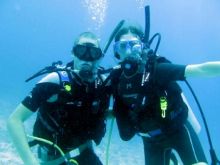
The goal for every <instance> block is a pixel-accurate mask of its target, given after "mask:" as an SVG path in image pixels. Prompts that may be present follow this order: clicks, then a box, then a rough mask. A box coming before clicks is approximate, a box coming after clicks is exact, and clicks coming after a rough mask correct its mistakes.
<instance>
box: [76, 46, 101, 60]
mask: <svg viewBox="0 0 220 165" xmlns="http://www.w3.org/2000/svg"><path fill="white" fill-rule="evenodd" d="M72 51H73V53H74V55H75V56H76V57H78V58H79V59H80V60H83V61H95V60H98V59H100V58H101V57H102V56H103V53H102V50H101V49H100V48H97V47H94V46H88V45H79V44H78V45H75V46H74V47H73V50H72Z"/></svg>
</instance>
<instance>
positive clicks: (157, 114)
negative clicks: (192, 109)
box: [111, 59, 206, 165]
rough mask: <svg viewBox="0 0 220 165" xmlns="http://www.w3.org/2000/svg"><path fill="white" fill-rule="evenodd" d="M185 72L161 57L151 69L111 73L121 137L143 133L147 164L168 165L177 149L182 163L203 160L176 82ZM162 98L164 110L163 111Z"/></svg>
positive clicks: (204, 159) (203, 156)
mask: <svg viewBox="0 0 220 165" xmlns="http://www.w3.org/2000/svg"><path fill="white" fill-rule="evenodd" d="M164 61H166V60H164ZM184 72H185V66H182V65H174V64H171V63H164V62H163V59H162V61H161V62H159V61H158V62H157V64H156V65H154V70H153V72H145V73H136V74H135V75H132V76H130V77H128V76H126V75H125V74H124V73H123V71H122V69H116V70H114V71H113V72H112V73H111V76H112V84H113V85H112V86H113V93H114V106H113V110H114V114H115V116H116V121H117V125H118V129H119V133H120V137H121V138H122V139H123V140H125V141H127V140H130V139H131V138H132V137H133V136H134V135H135V134H140V135H141V136H142V139H143V143H144V152H145V164H146V165H162V164H167V165H168V164H169V156H170V154H171V149H175V150H176V151H177V152H178V154H179V155H180V158H181V159H182V161H183V163H184V165H191V164H193V163H196V162H206V158H205V155H204V152H203V149H202V147H201V144H200V142H199V139H198V137H197V135H196V133H195V131H194V130H193V129H192V126H191V125H190V124H189V123H188V122H187V116H188V109H187V106H186V105H185V103H184V101H183V99H182V97H181V92H182V91H181V88H180V87H179V85H178V84H177V83H176V81H177V80H184ZM161 99H163V100H161ZM164 100H165V102H166V103H165V106H166V111H165V113H164V112H163V113H162V110H161V109H162V108H161V106H163V105H164V104H163V103H161V102H162V101H164Z"/></svg>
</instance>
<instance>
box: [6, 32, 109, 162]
mask: <svg viewBox="0 0 220 165" xmlns="http://www.w3.org/2000/svg"><path fill="white" fill-rule="evenodd" d="M72 53H73V61H74V63H73V66H72V67H70V68H69V69H66V70H63V71H57V72H52V73H49V74H48V75H47V76H45V77H44V78H43V79H41V80H40V81H39V82H38V83H37V84H36V85H35V87H34V88H33V89H32V91H31V93H30V94H29V95H28V96H27V97H26V98H24V100H23V101H22V102H21V103H20V105H18V107H17V108H16V109H15V111H14V112H13V113H12V114H11V115H10V117H9V119H8V123H7V126H8V130H9V133H10V135H11V137H12V140H13V142H14V145H15V147H16V149H17V151H18V152H19V154H20V157H21V158H22V160H23V162H24V164H26V165H39V164H45V165H61V164H62V165H64V164H71V163H70V162H73V163H72V164H80V165H101V164H102V163H101V161H100V160H99V158H98V156H97V155H96V154H95V152H94V149H93V144H92V141H94V142H95V143H96V145H98V144H99V143H100V142H101V139H102V137H103V136H104V134H105V130H106V123H105V112H106V109H107V108H108V106H109V94H107V93H103V91H105V90H103V86H102V84H103V81H104V76H102V75H100V74H98V66H99V64H100V61H101V59H102V58H103V53H102V50H101V48H100V45H99V41H98V38H97V37H96V36H95V35H94V34H93V33H91V32H84V33H82V34H80V35H79V37H78V38H77V39H76V40H75V42H74V46H73V49H72ZM73 68H74V69H73ZM35 112H37V118H36V121H35V124H34V128H33V136H34V137H36V138H35V139H41V141H37V142H36V143H37V144H38V145H39V147H38V157H39V160H38V159H37V158H36V157H35V155H34V154H33V153H32V151H31V149H30V146H29V144H28V141H27V137H26V132H25V129H24V126H23V123H24V122H25V121H26V120H27V119H28V118H30V116H32V115H33V114H34V113H35ZM42 139H43V140H42ZM47 140H48V141H50V142H52V143H51V145H49V144H47V143H44V142H45V141H47ZM54 146H59V148H60V149H61V150H62V151H63V153H64V156H65V157H64V156H62V155H61V154H60V152H58V151H57V149H56V148H55V147H54ZM65 158H66V159H69V160H72V161H68V160H66V159H65ZM72 158H73V159H72Z"/></svg>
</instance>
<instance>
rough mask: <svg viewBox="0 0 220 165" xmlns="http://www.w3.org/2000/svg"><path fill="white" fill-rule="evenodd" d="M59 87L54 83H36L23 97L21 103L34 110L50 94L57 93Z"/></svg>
mask: <svg viewBox="0 0 220 165" xmlns="http://www.w3.org/2000/svg"><path fill="white" fill-rule="evenodd" d="M59 89H60V86H59V85H58V84H54V83H48V82H47V83H39V84H36V86H35V87H34V88H33V90H32V91H31V92H30V95H28V96H27V97H25V98H24V100H23V101H22V104H23V105H24V106H26V107H27V108H28V109H30V110H31V111H33V112H35V111H37V109H38V108H39V107H40V105H41V104H42V103H44V102H46V101H47V100H48V99H49V98H50V97H51V96H52V95H54V94H57V93H58V91H59Z"/></svg>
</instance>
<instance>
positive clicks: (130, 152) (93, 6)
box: [0, 0, 220, 165]
mask: <svg viewBox="0 0 220 165" xmlns="http://www.w3.org/2000/svg"><path fill="white" fill-rule="evenodd" d="M145 6H149V7H150V37H152V36H153V35H154V34H155V33H160V34H161V42H160V45H159V48H158V51H157V53H158V54H159V55H161V56H165V57H166V58H167V59H169V60H170V61H172V63H175V64H182V65H187V64H197V63H203V62H207V61H219V60H220V21H219V18H220V10H219V9H220V1H218V0H194V1H185V0H178V1H177V0H166V1H162V0H65V1H64V0H63V1H61V0H46V1H45V0H37V1H35V0H1V1H0V74H1V80H0V165H6V164H7V165H22V164H23V162H22V160H21V159H20V157H19V155H18V152H17V151H16V149H15V147H14V145H13V142H12V140H11V138H10V136H9V133H8V131H7V126H6V125H7V124H6V122H7V119H8V118H9V116H10V114H11V113H12V112H13V111H14V110H15V108H16V107H17V106H18V105H19V103H20V102H21V101H22V100H23V99H24V98H25V97H26V96H27V95H28V94H29V92H30V91H31V89H32V88H33V87H34V85H35V84H36V83H37V82H38V81H39V80H40V79H41V78H42V76H39V77H37V78H35V79H33V80H31V81H29V82H25V80H26V79H27V78H29V77H30V76H32V75H33V74H35V73H36V72H38V71H39V70H41V69H42V68H44V67H46V66H50V65H51V64H52V63H53V62H56V61H59V60H60V61H62V62H63V64H66V63H68V62H70V61H71V60H72V54H71V50H72V47H73V44H74V40H75V38H76V37H77V36H78V35H79V34H80V33H82V32H86V31H91V32H93V33H94V34H96V35H97V36H98V38H99V39H100V44H101V48H102V49H104V47H105V46H106V44H107V42H108V40H109V37H110V35H111V33H112V31H113V30H114V28H115V27H116V25H117V24H118V23H119V22H120V21H121V20H134V21H136V22H138V23H139V24H141V25H142V26H143V28H144V27H145ZM153 47H155V45H153ZM118 62H119V61H118V60H117V59H116V58H115V57H114V51H113V44H112V43H111V44H110V46H109V47H108V50H107V51H106V53H105V55H104V58H103V61H102V63H101V66H102V67H104V68H106V69H108V68H111V67H114V66H116V65H117V64H118ZM187 80H188V82H189V83H190V84H191V86H192V88H193V90H194V92H195V94H196V96H197V98H198V100H199V102H200V105H201V107H202V110H203V112H204V116H205V118H206V121H207V125H208V130H209V132H210V136H211V142H212V145H213V148H214V151H215V154H216V156H217V158H218V159H220V140H219V138H220V124H219V121H220V119H219V118H220V96H219V94H220V85H219V84H220V76H218V77H208V78H207V77H204V78H203V77H202V78H201V77H199V78H188V79H187ZM178 83H179V85H180V86H181V87H182V89H183V92H184V95H185V96H186V98H187V100H188V103H189V105H190V107H191V108H192V110H193V112H194V114H195V116H196V118H197V120H198V122H199V123H200V126H201V131H200V132H199V134H198V136H199V138H200V141H201V143H202V146H203V148H204V152H205V155H206V158H207V160H208V162H209V164H211V162H212V160H211V157H210V152H209V150H210V145H209V141H208V138H207V134H206V130H205V125H204V122H203V119H202V116H201V114H200V111H199V109H198V106H197V104H196V102H195V100H194V98H193V96H192V94H191V92H190V90H189V88H188V87H187V85H186V84H185V83H184V82H181V81H178ZM35 118H36V115H34V116H32V117H31V118H30V119H28V120H27V121H26V122H25V123H24V124H25V130H26V132H27V134H32V129H33V125H34V122H35ZM111 122H112V121H111V120H108V121H107V129H106V134H105V136H104V138H103V139H102V141H101V143H100V144H99V145H98V146H95V147H94V148H95V152H96V154H97V155H98V157H99V158H100V160H101V161H102V163H103V164H105V165H108V164H109V165H143V164H144V162H145V160H144V148H143V142H142V140H141V137H140V136H138V135H135V137H133V138H132V139H131V140H129V141H123V140H122V139H121V138H120V136H119V132H118V129H117V125H116V122H115V121H114V123H113V126H112V125H111V124H112V123H111ZM33 152H34V153H35V154H36V153H37V149H36V147H33ZM177 157H178V156H177ZM178 159H179V158H178ZM179 164H180V165H181V164H182V162H179Z"/></svg>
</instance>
